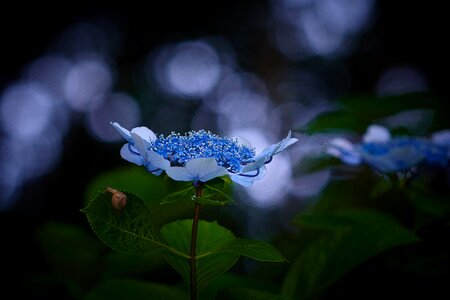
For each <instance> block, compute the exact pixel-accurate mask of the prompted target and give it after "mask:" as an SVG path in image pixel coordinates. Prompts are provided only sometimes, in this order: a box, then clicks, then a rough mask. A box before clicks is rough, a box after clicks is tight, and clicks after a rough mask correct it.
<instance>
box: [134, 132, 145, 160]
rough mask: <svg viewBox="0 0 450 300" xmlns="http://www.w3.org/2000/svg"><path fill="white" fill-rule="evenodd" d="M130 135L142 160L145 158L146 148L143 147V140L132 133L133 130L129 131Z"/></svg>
mask: <svg viewBox="0 0 450 300" xmlns="http://www.w3.org/2000/svg"><path fill="white" fill-rule="evenodd" d="M131 136H132V137H133V140H134V146H135V147H136V149H137V151H138V152H139V154H140V155H141V156H142V157H143V158H144V160H147V158H148V156H147V148H146V147H145V144H144V140H143V139H142V138H141V137H140V136H139V135H137V134H136V133H134V132H133V130H132V131H131Z"/></svg>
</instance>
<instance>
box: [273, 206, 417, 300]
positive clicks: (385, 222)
mask: <svg viewBox="0 0 450 300" xmlns="http://www.w3.org/2000/svg"><path fill="white" fill-rule="evenodd" d="M314 217H315V216H314V215H310V216H308V217H307V218H305V217H302V218H300V221H301V224H308V225H310V226H312V227H316V228H319V229H325V230H326V232H323V233H322V235H320V236H319V237H318V238H316V239H314V240H313V241H312V242H311V243H310V244H309V245H308V246H307V247H306V248H304V249H303V250H302V251H301V252H300V253H299V255H298V256H297V258H296V259H295V260H294V262H293V264H292V266H291V268H290V270H289V272H288V274H287V276H286V278H285V281H284V283H283V288H282V291H283V294H285V295H289V296H293V297H295V298H296V299H306V298H308V297H311V296H313V295H315V294H316V293H318V292H319V291H320V290H321V289H323V288H325V287H327V286H328V285H329V284H330V283H332V282H333V281H335V280H336V279H338V278H340V277H341V276H343V275H344V274H345V273H347V272H348V271H350V270H351V269H353V268H355V267H356V266H358V265H359V264H360V263H362V262H364V261H365V260H367V259H369V258H371V257H373V256H374V255H376V254H379V253H381V252H383V251H385V250H387V249H389V248H392V247H395V246H400V245H405V244H409V243H413V242H416V241H418V238H417V237H416V235H415V234H414V233H413V232H411V231H409V230H408V229H406V228H404V227H402V226H401V225H400V224H399V223H398V222H397V221H396V220H395V219H393V218H392V217H390V216H388V215H385V214H383V213H380V212H375V211H368V210H356V209H355V210H342V211H338V212H335V213H332V214H328V215H326V214H324V215H318V216H317V217H316V219H315V220H314ZM303 229H304V230H307V228H303ZM317 234H320V232H317Z"/></svg>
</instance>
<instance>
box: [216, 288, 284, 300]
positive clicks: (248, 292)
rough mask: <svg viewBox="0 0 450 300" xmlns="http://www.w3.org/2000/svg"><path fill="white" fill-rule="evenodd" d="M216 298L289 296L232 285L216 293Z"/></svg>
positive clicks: (280, 298)
mask: <svg viewBox="0 0 450 300" xmlns="http://www.w3.org/2000/svg"><path fill="white" fill-rule="evenodd" d="M216 299H217V300H221V299H224V300H225V299H226V300H228V299H229V300H248V299H252V300H291V299H292V298H291V297H288V296H284V295H277V294H272V293H268V292H264V291H258V290H254V289H249V288H242V287H232V288H226V289H223V290H222V291H220V292H219V293H218V296H217V298H216Z"/></svg>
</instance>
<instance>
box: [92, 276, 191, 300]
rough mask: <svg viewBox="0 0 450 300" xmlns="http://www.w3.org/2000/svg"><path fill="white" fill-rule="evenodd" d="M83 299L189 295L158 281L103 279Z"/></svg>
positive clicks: (133, 299) (184, 298)
mask: <svg viewBox="0 0 450 300" xmlns="http://www.w3.org/2000/svg"><path fill="white" fill-rule="evenodd" d="M84 299H85V300H103V299H108V300H147V299H167V300H169V299H170V300H172V299H173V300H187V299H189V295H188V294H187V293H186V292H185V291H182V290H179V289H177V288H174V287H173V286H168V285H164V284H159V283H153V282H146V281H140V280H132V279H114V280H109V281H105V282H103V283H101V284H99V285H98V286H97V287H95V288H94V289H92V290H91V291H90V292H89V293H88V294H87V295H86V297H85V298H84Z"/></svg>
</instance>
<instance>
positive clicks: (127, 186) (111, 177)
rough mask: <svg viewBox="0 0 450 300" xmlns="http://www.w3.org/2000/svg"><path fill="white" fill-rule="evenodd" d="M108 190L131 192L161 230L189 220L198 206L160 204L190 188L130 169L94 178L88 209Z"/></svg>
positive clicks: (142, 170) (186, 203) (164, 177)
mask: <svg viewBox="0 0 450 300" xmlns="http://www.w3.org/2000/svg"><path fill="white" fill-rule="evenodd" d="M106 186H111V187H113V188H115V189H117V190H124V191H131V192H133V194H135V195H137V196H138V197H139V198H140V199H142V200H143V202H144V204H145V205H146V206H147V208H148V210H149V211H151V212H152V216H153V219H152V220H153V224H154V225H155V226H157V227H158V228H159V227H161V226H162V225H163V224H166V223H168V222H172V221H174V220H177V219H183V218H188V217H189V216H190V215H191V213H192V210H193V208H194V204H195V202H194V201H191V200H189V201H177V202H176V203H167V204H165V205H161V204H160V202H161V200H162V199H163V198H164V197H165V196H166V195H168V193H169V191H170V192H172V191H179V190H183V189H186V187H188V186H189V184H187V183H185V182H176V181H174V180H171V179H170V178H169V177H167V176H155V175H152V174H150V173H148V172H147V171H145V169H144V168H142V167H138V166H131V167H126V168H119V169H113V170H110V171H107V172H104V173H101V174H99V175H98V176H97V177H95V178H94V179H93V180H92V181H91V183H90V184H89V186H88V188H87V189H86V193H85V194H86V199H87V200H86V202H85V205H87V203H88V202H89V201H90V200H91V199H93V198H95V197H96V196H97V195H98V193H99V192H102V191H104V190H105V187H106ZM191 186H192V185H191Z"/></svg>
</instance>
